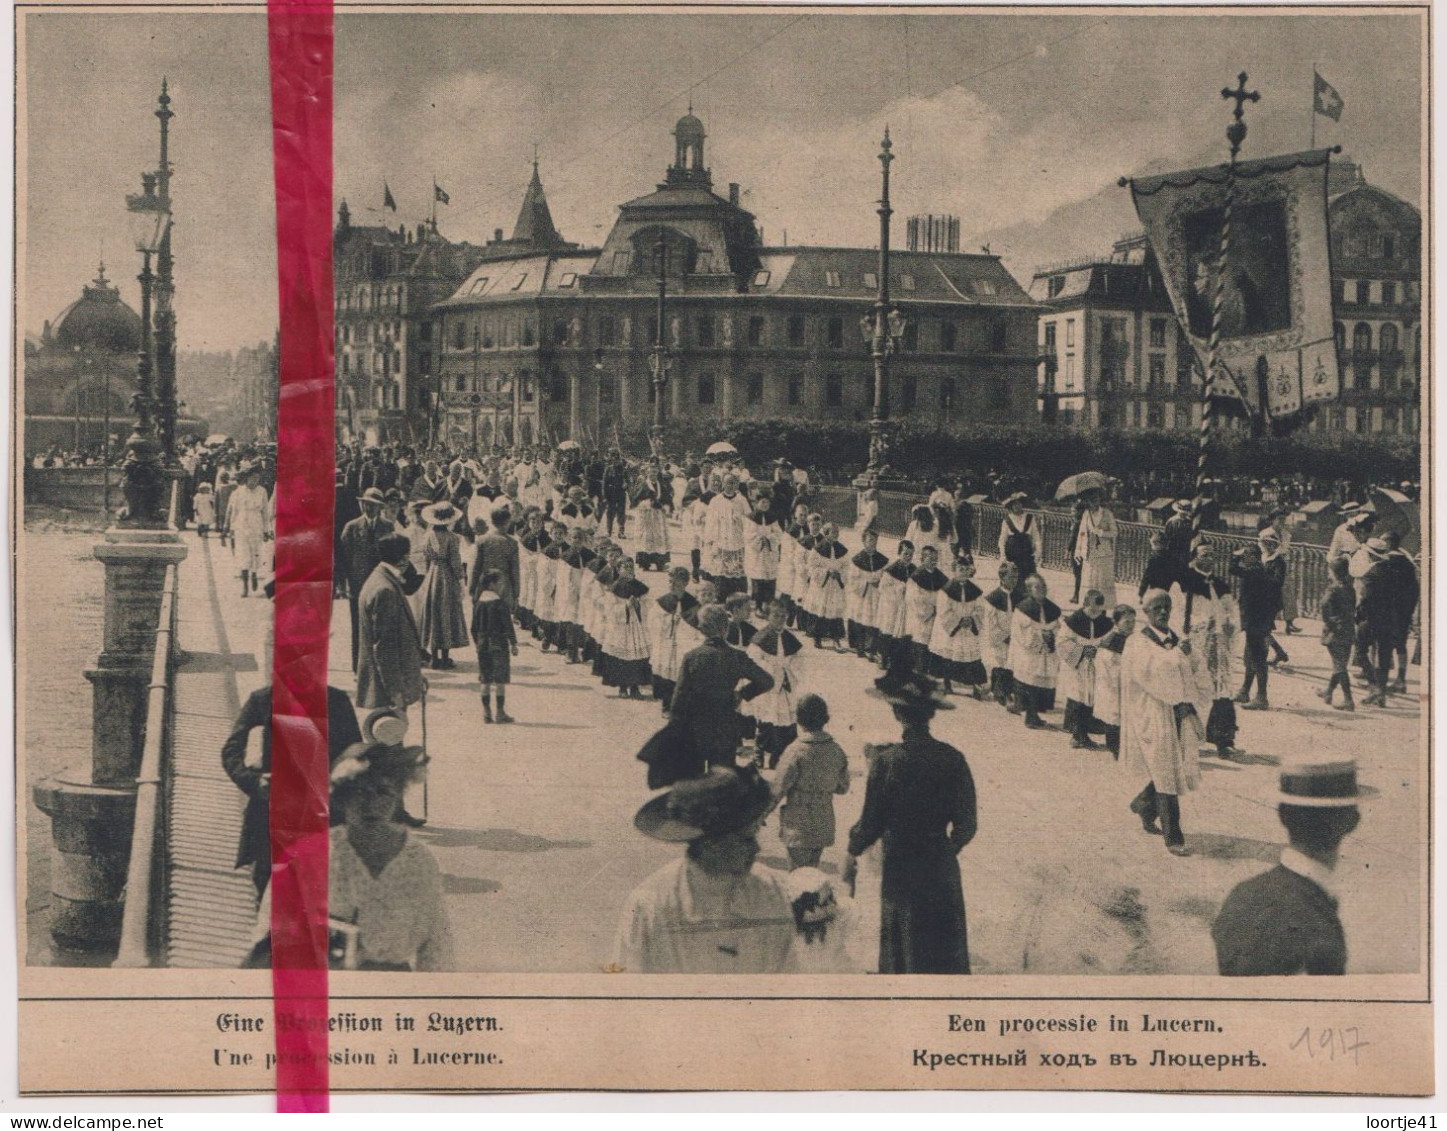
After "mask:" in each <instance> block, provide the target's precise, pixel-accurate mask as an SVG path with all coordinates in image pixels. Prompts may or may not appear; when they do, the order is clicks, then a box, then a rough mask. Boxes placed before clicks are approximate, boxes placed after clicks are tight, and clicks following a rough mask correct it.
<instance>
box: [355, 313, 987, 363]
mask: <svg viewBox="0 0 1447 1131" xmlns="http://www.w3.org/2000/svg"><path fill="white" fill-rule="evenodd" d="M815 321H817V322H818V323H819V325H818V326H817V327H814V329H815V333H818V332H819V331H821V330H822V342H823V346H824V348H825V349H831V350H845V349H854V348H858V349H861V350H862V349H864V348H866V346H867V344H868V343H867V340H866V338H865V337H864V330H863V327H862V326H861V324H860V322H859V320H858V319H852V318H846V317H845V316H843V315H831V316H829V317H826V318H822V319H816V320H815ZM447 325H449V327H450V330H449V333H448V335H447V339H448V341H447V344H448V347H449V348H450V349H452V350H467V349H475V350H488V349H499V348H501V349H506V348H509V347H515V346H518V345H521V346H523V347H529V346H532V345H534V344H535V334H536V331H535V329H534V326H533V323H532V321H531V320H530V319H527V318H517V317H512V318H507V317H504V318H477V317H474V318H470V319H457V320H455V321H449V322H448V323H447ZM925 327H926V348H929V347H933V348H934V349H936V350H937V351H938V352H941V353H956V352H959V351H960V350H962V349H965V348H967V347H968V346H969V344H970V343H969V342H968V341H967V337H968V335H967V334H962V333H961V326H960V324H959V323H956V322H953V321H949V320H934V319H930V320H927V321H925ZM641 329H642V337H641V339H639V340H638V341H637V342H635V340H634V333H633V320H632V318H630V317H628V316H626V315H625V316H622V317H621V318H620V317H615V316H614V315H611V314H604V315H599V316H598V317H597V318H596V319H594V321H593V331H594V334H593V342H594V344H595V345H597V346H598V347H600V348H609V347H615V346H633V345H635V344H638V345H644V346H646V345H649V344H652V343H653V342H656V341H657V340H658V320H657V317H656V316H654V315H649V316H647V317H646V318H644V319H643V320H642V327H641ZM782 329H783V341H782V342H781V343H778V344H781V345H784V346H787V347H788V348H791V349H804V348H807V347H808V346H809V345H810V344H811V334H810V329H811V326H810V319H809V318H808V317H807V316H805V315H803V314H791V315H788V316H786V317H785V318H784V319H783V327H782ZM851 329H854V332H855V333H856V334H857V337H853V336H851ZM771 330H772V331H773V333H772V334H771ZM665 331H666V332H665V336H664V344H665V345H666V346H668V347H669V348H671V349H681V348H683V347H684V346H695V347H698V348H701V349H713V348H717V347H720V346H721V347H723V348H724V349H732V348H733V346H734V334H735V330H734V321H733V320H732V319H730V318H722V319H721V318H716V317H715V316H714V315H712V314H697V315H692V316H688V317H685V316H683V315H674V316H673V317H672V318H670V319H669V321H668V324H667V325H666V326H665ZM742 333H743V341H744V344H745V345H747V346H750V347H754V348H763V347H766V346H768V345H770V344H771V341H772V339H773V335H774V334H777V333H778V327H777V326H771V321H770V319H768V318H766V317H765V316H764V315H760V314H756V315H751V316H750V317H749V318H748V319H747V320H745V321H744V323H743V326H742ZM920 338H921V335H920V321H919V320H918V319H908V320H907V321H906V322H905V327H904V336H903V338H902V340H901V342H900V348H901V349H903V350H905V351H907V352H915V351H918V350H919V349H920V348H921V347H920ZM344 340H345V339H344ZM549 340H550V342H551V344H553V345H555V346H574V347H581V346H583V345H585V344H586V336H585V333H584V327H583V322H582V319H580V318H577V317H574V318H571V319H568V318H558V319H555V320H554V321H553V324H552V327H551V332H550V335H549ZM816 340H817V339H816ZM974 345H975V346H976V348H978V349H983V350H988V352H990V353H997V354H1002V353H1006V352H1008V350H1009V346H1010V325H1009V323H1008V322H1007V321H1006V320H1004V319H995V320H993V321H991V322H989V323H987V324H986V325H985V327H984V332H983V336H982V337H980V338H979V339H978V340H976V341H975V342H974Z"/></svg>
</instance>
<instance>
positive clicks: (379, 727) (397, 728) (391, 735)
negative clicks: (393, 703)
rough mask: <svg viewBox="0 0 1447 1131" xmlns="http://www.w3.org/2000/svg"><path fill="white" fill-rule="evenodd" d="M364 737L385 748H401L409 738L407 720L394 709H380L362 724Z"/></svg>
mask: <svg viewBox="0 0 1447 1131" xmlns="http://www.w3.org/2000/svg"><path fill="white" fill-rule="evenodd" d="M362 737H363V738H364V739H365V740H366V741H368V742H377V743H381V744H382V745H383V746H400V745H401V744H402V740H403V739H404V738H406V737H407V719H406V718H405V717H404V716H403V715H402V714H401V713H400V712H398V711H397V710H396V709H394V708H392V707H379V708H378V709H377V710H375V711H373V712H372V713H371V714H370V715H368V716H367V719H366V721H365V722H364V723H362Z"/></svg>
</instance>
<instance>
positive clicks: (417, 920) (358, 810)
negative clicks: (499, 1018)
mask: <svg viewBox="0 0 1447 1131" xmlns="http://www.w3.org/2000/svg"><path fill="white" fill-rule="evenodd" d="M373 732H374V738H376V739H377V741H373V742H371V743H358V744H357V745H356V746H353V747H352V748H351V749H349V750H348V751H347V752H346V753H345V754H344V755H343V756H342V758H341V760H340V761H339V762H338V763H337V764H336V767H335V768H334V769H333V770H332V805H333V806H334V807H335V808H337V809H339V810H340V811H341V813H342V820H343V823H342V824H341V825H340V826H338V827H337V828H334V829H333V830H332V844H331V873H330V875H331V879H330V883H329V885H328V906H327V910H328V914H329V916H330V917H331V919H332V920H333V921H334V922H337V923H341V924H349V925H351V926H352V927H354V928H355V929H356V934H357V948H358V955H357V964H358V966H359V967H360V968H361V969H364V970H367V969H372V970H448V969H451V968H452V967H453V965H454V961H455V960H454V957H453V952H452V930H451V925H450V923H449V921H448V918H447V912H446V910H445V909H444V907H443V904H442V872H441V869H439V868H438V866H437V861H436V860H435V859H434V858H433V856H432V853H431V852H430V851H429V850H428V848H427V847H426V845H424V844H423V843H422V842H421V841H420V840H418V839H417V836H416V834H415V833H413V832H412V831H411V830H410V829H408V828H406V827H405V826H403V825H401V824H399V823H398V822H397V820H396V814H397V811H398V808H399V806H400V803H401V799H402V795H403V793H404V792H405V791H406V789H407V786H408V784H409V783H410V782H412V781H413V780H414V779H415V778H416V777H417V776H418V775H419V774H421V773H422V772H423V767H424V765H425V764H426V761H427V755H426V753H425V752H424V751H423V750H422V748H421V747H420V746H407V745H404V744H403V743H402V742H400V741H398V742H395V743H388V742H386V741H383V739H385V738H387V737H401V736H400V735H385V734H383V733H381V730H380V728H377V727H376V726H374V727H373Z"/></svg>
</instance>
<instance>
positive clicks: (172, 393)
mask: <svg viewBox="0 0 1447 1131" xmlns="http://www.w3.org/2000/svg"><path fill="white" fill-rule="evenodd" d="M175 116H176V115H175V114H174V113H172V111H171V96H170V95H169V94H168V93H166V80H165V79H164V78H163V79H162V80H161V97H160V98H159V99H158V101H157V106H156V117H157V118H158V119H160V122H161V163H160V165H159V166H158V167H157V170H156V194H157V196H159V197H160V198H161V201H162V203H163V204H164V206H165V209H166V224H165V230H164V231H163V232H162V234H161V242H160V246H159V247H158V248H157V249H156V250H157V255H156V285H155V301H156V329H155V334H156V425H157V431H158V433H159V435H158V436H157V439H158V441H159V442H160V445H161V458H162V460H164V461H165V464H166V466H167V467H174V466H175V464H176V417H177V415H178V405H177V402H176V312H175V311H174V310H173V309H172V298H173V296H174V295H175V293H176V287H175V283H174V281H173V278H172V274H171V272H172V266H173V262H172V258H171V224H172V220H173V214H172V212H171V160H170V156H169V152H168V148H167V140H168V136H169V132H170V122H171V119H172V118H174V117H175Z"/></svg>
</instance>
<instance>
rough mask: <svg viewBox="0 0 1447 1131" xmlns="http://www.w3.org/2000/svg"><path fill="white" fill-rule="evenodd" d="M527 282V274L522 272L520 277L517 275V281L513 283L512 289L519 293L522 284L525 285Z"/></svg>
mask: <svg viewBox="0 0 1447 1131" xmlns="http://www.w3.org/2000/svg"><path fill="white" fill-rule="evenodd" d="M527 281H528V273H527V272H526V271H524V272H523V273H522V274H521V275H519V276H518V277H517V279H516V280H515V281H514V283H513V285H512V289H513V290H515V291H520V290H522V289H523V284H524V283H526V282H527Z"/></svg>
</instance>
